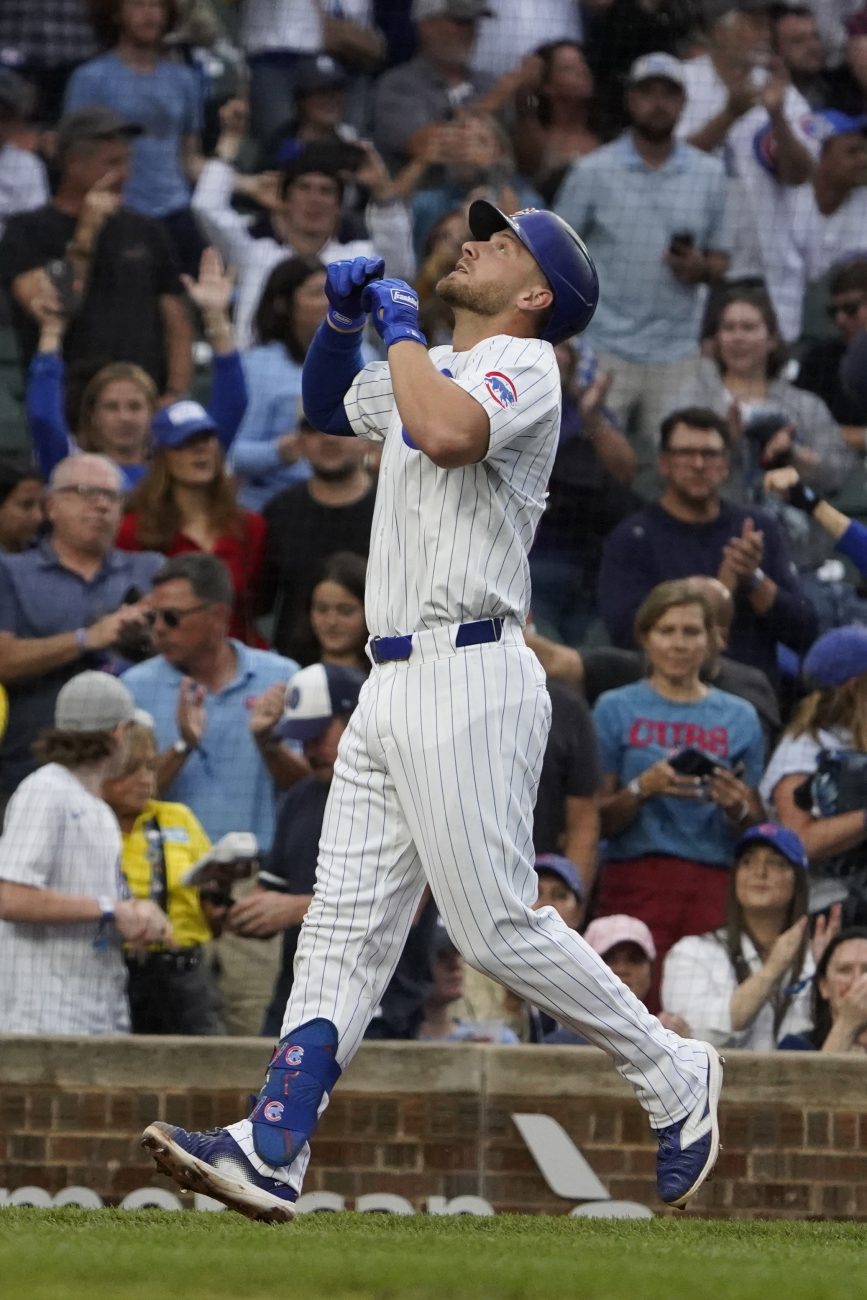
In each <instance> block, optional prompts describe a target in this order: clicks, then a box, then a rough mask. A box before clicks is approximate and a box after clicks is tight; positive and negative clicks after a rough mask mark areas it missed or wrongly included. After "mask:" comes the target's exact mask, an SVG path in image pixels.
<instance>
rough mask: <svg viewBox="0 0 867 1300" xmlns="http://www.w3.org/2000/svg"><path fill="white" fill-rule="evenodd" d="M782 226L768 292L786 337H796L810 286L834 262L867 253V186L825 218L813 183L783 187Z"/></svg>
mask: <svg viewBox="0 0 867 1300" xmlns="http://www.w3.org/2000/svg"><path fill="white" fill-rule="evenodd" d="M778 189H779V194H778V198H777V209H776V211H777V214H778V222H779V224H778V227H777V234H776V238H775V239H774V241H773V242H772V243H771V244H770V245H769V249H768V255H767V259H766V262H767V268H766V270H767V280H768V289H769V291H770V294H771V298H772V299H773V302H774V307H775V308H776V312H777V316H778V318H779V321H780V327H781V329H782V332H783V337H784V338H785V339H789V340H793V339H797V338H798V336H799V334H800V332H801V312H802V307H803V300H804V293H805V292H806V289H807V285H808V284H809V283H810V282H811V281H813V280H818V279H819V277H820V276H822V275H824V274H825V273H826V272H827V271H829V270H830V269H831V267H832V266H833V265H834V263H835V262H842V261H845V260H846V259H847V258H850V257H855V256H861V257H863V256H865V254H867V187H862V188H860V189H857V190H853V191H852V193H851V194H850V195H849V196H848V198H847V199H846V201H845V203H842V204H841V205H840V207H839V208H838V209H837V211H836V212H832V213H831V215H830V216H824V215H823V214H822V213H821V212H820V211H819V208H818V205H817V203H816V192H815V190H814V189H813V186H812V184H811V183H810V182H807V184H805V185H790V186H779V187H778Z"/></svg>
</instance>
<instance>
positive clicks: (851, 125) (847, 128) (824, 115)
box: [801, 108, 867, 144]
mask: <svg viewBox="0 0 867 1300" xmlns="http://www.w3.org/2000/svg"><path fill="white" fill-rule="evenodd" d="M801 128H802V130H803V131H804V133H805V134H806V135H808V136H810V137H811V138H812V139H814V140H818V141H819V142H820V143H821V144H826V143H827V141H828V140H833V139H834V136H837V135H856V134H857V133H858V132H863V131H867V116H863V115H862V116H860V117H851V116H850V115H849V114H848V113H841V112H840V111H839V110H838V109H836V108H822V109H819V110H818V111H817V112H815V113H810V114H809V115H808V116H807V117H806V118H804V119H802V121H801Z"/></svg>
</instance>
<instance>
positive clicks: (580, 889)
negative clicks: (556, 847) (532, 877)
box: [536, 853, 584, 902]
mask: <svg viewBox="0 0 867 1300" xmlns="http://www.w3.org/2000/svg"><path fill="white" fill-rule="evenodd" d="M536 870H537V871H549V872H550V873H551V875H552V876H557V877H558V879H559V880H562V881H563V884H564V885H565V886H566V887H567V889H571V890H572V893H573V894H574V895H575V897H576V898H577V899H578V901H579V902H583V901H584V881H583V880H582V879H581V876H580V875H579V874H578V868H577V867H576V866H575V863H574V862H572V860H571V859H570V858H564V857H562V855H561V854H559V853H540V854H539V856H538V857H537V859H536Z"/></svg>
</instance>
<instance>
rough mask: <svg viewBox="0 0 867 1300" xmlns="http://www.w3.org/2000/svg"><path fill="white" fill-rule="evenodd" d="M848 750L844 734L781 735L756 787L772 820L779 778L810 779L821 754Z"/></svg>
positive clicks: (846, 735)
mask: <svg viewBox="0 0 867 1300" xmlns="http://www.w3.org/2000/svg"><path fill="white" fill-rule="evenodd" d="M851 748H852V737H851V735H850V734H849V732H848V731H820V732H819V734H818V735H817V736H813V735H811V734H810V732H807V731H805V732H802V733H801V735H800V736H791V735H788V734H787V735H784V736H783V738H782V740H781V741H780V743H779V744H778V745H777V748H776V749H775V750H774V752H773V754H772V755H771V761H770V763H768V766H767V768H766V769H765V775H764V776H763V777H762V779H761V782H760V783H759V795H760V796H761V798H762V800H763V802H764V804H765V807H766V808H767V810H768V813H769V815H770V816H772V817H773V816H774V815H775V813H776V809H775V807H774V791H775V790H776V788H777V786H778V785H779V784H780V782H781V781H782V779H783V777H786V776H795V775H800V776H804V777H805V778H806V777H808V776H812V775H813V773H814V772H815V770H816V765H817V763H818V760H819V753H820V751H821V750H823V749H851Z"/></svg>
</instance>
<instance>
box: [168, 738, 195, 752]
mask: <svg viewBox="0 0 867 1300" xmlns="http://www.w3.org/2000/svg"><path fill="white" fill-rule="evenodd" d="M191 749H192V745H189V744H188V743H187V741H185V740H184V738H183V736H178V738H177V740H176V741H175V742H174V744H173V745H172V753H174V754H189V752H190V750H191Z"/></svg>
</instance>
